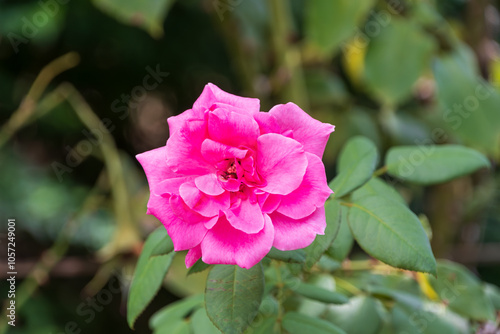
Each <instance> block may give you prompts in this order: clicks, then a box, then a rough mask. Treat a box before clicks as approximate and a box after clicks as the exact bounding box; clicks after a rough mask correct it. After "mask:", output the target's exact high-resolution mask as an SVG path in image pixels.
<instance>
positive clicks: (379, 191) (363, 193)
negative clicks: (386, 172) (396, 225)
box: [351, 177, 406, 205]
mask: <svg viewBox="0 0 500 334" xmlns="http://www.w3.org/2000/svg"><path fill="white" fill-rule="evenodd" d="M367 196H380V197H384V198H387V199H391V200H393V201H396V202H399V203H401V204H404V205H406V201H405V199H404V198H403V197H402V196H401V194H400V193H398V191H397V190H396V189H394V188H393V187H391V186H390V185H388V184H387V183H385V182H384V181H382V180H381V179H380V178H378V177H373V178H372V179H371V180H370V181H368V183H366V184H365V185H363V186H362V187H361V188H359V189H358V190H355V191H354V192H353V193H352V194H351V200H352V201H354V202H355V201H356V200H358V199H360V198H363V197H367Z"/></svg>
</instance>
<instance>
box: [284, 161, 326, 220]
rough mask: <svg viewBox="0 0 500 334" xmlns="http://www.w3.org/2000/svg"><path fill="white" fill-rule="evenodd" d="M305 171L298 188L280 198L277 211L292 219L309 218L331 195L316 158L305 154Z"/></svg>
mask: <svg viewBox="0 0 500 334" xmlns="http://www.w3.org/2000/svg"><path fill="white" fill-rule="evenodd" d="M306 155H307V161H308V164H307V169H306V174H305V175H304V179H303V180H302V183H301V184H300V186H299V187H298V188H297V189H295V190H294V191H292V192H291V193H290V194H288V195H286V196H283V197H282V198H281V204H280V206H279V207H278V209H277V211H278V212H279V213H281V214H284V215H285V216H288V217H290V218H293V219H300V218H304V217H307V216H309V215H310V214H311V213H313V212H314V211H315V210H316V208H317V207H320V206H323V205H325V201H326V200H327V199H328V197H329V196H330V195H331V194H332V190H331V189H330V188H329V187H328V184H327V182H326V174H325V166H324V165H323V162H322V161H321V159H320V158H318V156H316V155H314V154H311V153H306Z"/></svg>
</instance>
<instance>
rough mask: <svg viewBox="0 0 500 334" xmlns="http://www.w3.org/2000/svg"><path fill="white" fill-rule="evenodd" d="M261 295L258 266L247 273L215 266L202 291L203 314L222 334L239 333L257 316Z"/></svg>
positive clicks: (260, 270) (225, 266) (262, 275)
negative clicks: (205, 310) (203, 294)
mask: <svg viewBox="0 0 500 334" xmlns="http://www.w3.org/2000/svg"><path fill="white" fill-rule="evenodd" d="M263 294H264V272H263V269H262V265H261V264H260V263H259V264H257V265H255V266H253V267H252V268H250V269H242V268H240V267H239V266H227V265H216V266H214V267H213V269H212V270H211V271H210V273H209V274H208V279H207V287H206V290H205V305H206V308H207V314H208V317H209V318H210V320H212V322H213V323H214V325H215V326H216V327H217V328H219V329H220V330H221V332H223V333H224V334H237V333H242V332H243V331H244V330H245V328H247V327H248V326H249V325H250V324H251V323H252V321H253V319H254V318H255V316H256V315H257V312H258V310H259V305H260V303H261V301H262V297H263Z"/></svg>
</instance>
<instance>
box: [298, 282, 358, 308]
mask: <svg viewBox="0 0 500 334" xmlns="http://www.w3.org/2000/svg"><path fill="white" fill-rule="evenodd" d="M293 287H294V291H295V292H296V293H298V294H299V295H302V296H304V297H307V298H310V299H314V300H317V301H320V302H323V303H327V304H345V303H347V302H348V301H349V298H347V297H346V296H345V295H343V294H341V293H338V292H334V291H330V290H327V289H323V288H321V287H318V286H316V285H313V284H308V283H300V284H298V285H295V284H294V286H293Z"/></svg>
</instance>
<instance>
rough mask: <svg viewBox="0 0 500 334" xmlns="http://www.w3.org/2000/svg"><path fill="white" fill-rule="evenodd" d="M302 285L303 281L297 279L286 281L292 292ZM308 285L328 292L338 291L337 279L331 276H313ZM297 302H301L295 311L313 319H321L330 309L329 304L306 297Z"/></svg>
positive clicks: (308, 280) (309, 278)
mask: <svg viewBox="0 0 500 334" xmlns="http://www.w3.org/2000/svg"><path fill="white" fill-rule="evenodd" d="M300 283H301V280H300V279H299V278H297V277H295V278H290V279H288V280H286V281H285V284H286V285H287V286H288V287H290V289H292V290H294V289H295V288H296V287H297V286H298V285H299V284H300ZM307 284H309V285H314V286H316V287H318V288H321V289H325V290H328V291H335V289H336V284H335V278H334V277H333V276H332V275H330V274H312V275H311V276H310V277H308V279H307ZM297 302H299V304H298V307H297V308H296V309H295V311H297V312H299V313H301V314H305V315H308V316H310V317H313V318H319V317H321V315H322V314H323V313H324V312H325V310H326V308H327V307H328V304H325V303H323V302H319V301H316V300H314V299H310V298H304V297H303V298H300V299H297Z"/></svg>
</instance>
